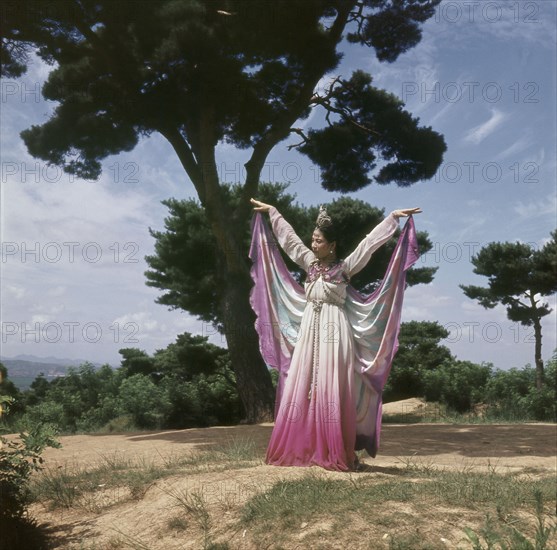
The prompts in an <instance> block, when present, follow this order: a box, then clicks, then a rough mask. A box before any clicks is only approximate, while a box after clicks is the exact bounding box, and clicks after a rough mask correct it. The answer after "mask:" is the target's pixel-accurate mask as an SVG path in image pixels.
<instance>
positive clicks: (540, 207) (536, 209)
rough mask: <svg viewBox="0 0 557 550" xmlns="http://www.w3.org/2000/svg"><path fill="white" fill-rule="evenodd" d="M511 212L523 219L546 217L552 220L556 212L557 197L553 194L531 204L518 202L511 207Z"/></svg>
mask: <svg viewBox="0 0 557 550" xmlns="http://www.w3.org/2000/svg"><path fill="white" fill-rule="evenodd" d="M513 210H514V211H515V212H516V213H517V214H518V215H519V216H520V217H521V218H523V219H531V218H539V217H541V216H547V215H551V216H553V218H554V217H555V212H556V211H557V197H556V196H555V193H552V194H550V195H548V196H547V197H545V198H540V199H538V200H534V201H531V202H522V201H518V202H517V203H515V205H514V206H513Z"/></svg>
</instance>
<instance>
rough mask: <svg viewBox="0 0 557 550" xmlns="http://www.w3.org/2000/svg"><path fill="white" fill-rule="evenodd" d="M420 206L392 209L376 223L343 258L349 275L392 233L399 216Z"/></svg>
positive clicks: (367, 260) (407, 214)
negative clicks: (352, 250)
mask: <svg viewBox="0 0 557 550" xmlns="http://www.w3.org/2000/svg"><path fill="white" fill-rule="evenodd" d="M421 211H422V210H421V209H420V208H406V209H404V210H394V211H393V212H391V213H390V214H389V215H388V216H387V217H386V218H385V219H384V220H383V221H382V222H381V223H380V224H379V225H377V226H376V227H375V228H374V229H373V230H372V231H371V232H370V233H368V234H367V235H366V236H365V238H364V239H363V240H362V241H361V242H360V244H359V245H358V246H357V247H356V249H355V250H354V252H352V253H351V254H350V255H349V256H348V257H346V258H345V260H344V262H345V264H346V269H347V271H348V274H349V275H350V276H352V275H355V274H356V273H358V272H359V271H361V270H362V269H363V268H364V267H365V266H366V264H367V263H368V262H369V260H370V258H371V255H372V254H373V253H374V252H375V251H376V250H377V249H378V248H379V247H380V246H381V245H382V244H384V243H386V242H387V241H388V240H389V239H390V238H391V237H392V236H393V234H394V232H395V231H396V229H397V227H398V220H399V218H401V217H405V216H411V215H412V214H419V213H420V212H421Z"/></svg>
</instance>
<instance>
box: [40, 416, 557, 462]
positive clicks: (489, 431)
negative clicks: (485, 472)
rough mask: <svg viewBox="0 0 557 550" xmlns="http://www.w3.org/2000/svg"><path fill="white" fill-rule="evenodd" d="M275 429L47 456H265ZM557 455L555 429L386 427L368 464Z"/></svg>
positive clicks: (97, 446) (112, 438)
mask: <svg viewBox="0 0 557 550" xmlns="http://www.w3.org/2000/svg"><path fill="white" fill-rule="evenodd" d="M271 430H272V425H271V424H259V425H255V426H232V427H213V428H193V429H189V430H170V431H157V432H142V433H127V434H114V435H73V436H65V437H60V438H59V440H60V442H61V443H62V448H61V449H47V450H46V451H45V453H44V457H45V459H46V460H47V463H48V464H54V463H56V464H57V465H61V464H63V463H78V464H80V465H82V466H83V467H91V466H93V465H94V464H98V463H100V462H102V461H103V460H105V459H106V457H109V456H110V455H114V454H118V455H119V456H121V457H130V458H139V457H145V458H147V459H149V460H153V461H157V460H164V459H165V458H167V457H169V456H172V455H174V454H176V453H180V454H181V453H184V452H186V451H211V450H218V449H219V448H220V447H222V445H223V444H224V443H227V442H231V441H232V440H234V439H240V440H252V441H254V443H255V444H256V445H257V448H258V449H259V450H260V452H261V457H263V456H264V454H265V448H266V445H267V442H268V440H269V437H270V435H271ZM556 455H557V427H556V425H555V424H541V423H540V424H537V423H536V424H477V425H474V424H466V425H458V424H385V425H384V426H383V428H382V432H381V446H380V449H379V454H378V455H377V457H376V458H375V459H373V458H369V457H367V458H365V459H364V461H365V462H366V463H367V464H368V465H369V466H370V467H371V468H381V467H389V466H393V465H396V464H398V465H400V464H401V461H408V460H414V461H416V462H421V463H422V464H424V463H426V464H429V465H432V466H438V467H446V468H451V467H454V468H462V467H464V466H467V467H477V468H480V469H482V468H487V467H488V466H495V467H497V468H498V469H501V470H509V471H517V470H522V469H525V468H535V469H540V470H546V471H555V470H556ZM269 469H271V470H272V469H273V468H272V467H269Z"/></svg>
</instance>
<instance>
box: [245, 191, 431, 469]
mask: <svg viewBox="0 0 557 550" xmlns="http://www.w3.org/2000/svg"><path fill="white" fill-rule="evenodd" d="M251 202H252V204H253V205H254V210H255V211H256V212H259V213H265V212H268V213H269V217H270V221H271V226H272V230H273V233H274V235H275V237H276V239H277V241H278V243H279V244H280V246H281V247H282V248H283V250H284V251H285V252H286V254H287V255H288V256H289V257H290V258H291V259H292V260H293V261H294V262H296V263H297V264H298V265H299V266H301V267H302V268H303V269H304V270H305V271H306V272H307V278H306V281H305V285H304V289H303V290H302V289H301V288H299V287H298V288H297V285H296V283H295V281H293V280H292V279H291V278H290V277H289V274H288V272H287V270H286V269H285V266H284V265H283V262H282V259H281V258H280V255H279V254H278V253H277V251H276V250H273V249H272V243H271V242H270V240H271V238H270V237H269V235H267V236H265V224H264V223H263V221H262V219H261V216H260V215H259V216H257V222H258V223H259V225H256V227H255V229H254V242H252V254H251V255H252V259H253V260H254V263H255V269H254V270H252V276H253V277H254V280H255V288H254V290H253V291H252V297H251V298H252V306H253V307H254V309H255V311H256V314H257V315H258V323H257V324H256V328H257V330H258V333H259V336H260V348H261V350H262V354H263V357H264V359H265V360H266V362H267V364H269V366H272V367H275V368H278V369H279V371H280V376H279V385H278V390H277V406H276V409H275V426H274V429H273V432H272V435H271V439H270V442H269V446H268V449H267V454H266V459H265V461H266V463H267V464H273V465H277V466H311V465H318V466H321V467H323V468H326V469H329V470H341V471H347V470H354V469H357V467H358V458H357V455H356V452H355V451H356V450H358V449H363V448H365V449H367V451H368V453H369V454H370V455H371V456H375V452H376V450H377V446H378V443H379V429H380V421H381V391H382V387H383V385H384V382H385V379H386V376H387V375H388V371H389V369H390V363H391V361H392V356H393V355H394V353H395V351H396V344H397V339H396V336H397V333H398V328H399V325H400V307H401V305H402V294H403V290H404V276H405V271H406V269H408V267H409V266H410V265H411V264H412V263H414V261H415V260H416V259H417V249H416V243H415V233H414V232H413V224H412V226H411V228H410V229H411V230H412V231H411V232H410V233H411V234H409V237H408V238H407V239H406V241H405V242H406V246H404V242H403V243H402V245H401V242H402V241H401V240H399V245H397V248H396V250H395V253H394V254H393V258H392V259H391V263H390V266H389V270H388V273H387V276H386V278H385V279H384V281H383V284H382V285H381V287H380V288H379V289H378V291H376V292H375V293H374V295H372V296H371V300H370V297H363V296H361V295H359V294H358V293H357V292H356V291H355V290H354V289H353V288H352V287H350V286H349V281H350V277H352V276H353V275H355V274H356V273H358V272H359V271H360V270H362V269H363V268H364V267H365V265H366V264H367V263H368V261H369V259H370V257H371V255H372V254H373V252H374V251H375V250H376V249H377V248H379V247H380V246H381V245H382V244H384V243H385V242H386V241H388V240H389V238H390V237H391V236H392V235H393V234H394V233H395V231H396V229H397V228H398V219H399V218H400V217H404V216H411V215H412V214H415V213H418V212H421V210H420V209H419V208H412V209H405V210H395V211H394V212H391V214H390V215H389V216H387V217H386V218H385V220H384V221H383V222H381V223H380V224H379V225H378V226H377V227H375V228H374V229H373V231H371V232H370V233H369V234H368V235H367V236H366V237H365V238H364V239H363V240H362V241H361V242H360V244H359V245H358V246H357V247H356V249H355V250H354V251H353V252H352V253H351V254H350V255H349V256H347V257H346V258H344V260H341V259H338V258H337V257H336V238H335V236H334V226H333V224H332V221H331V219H330V218H329V217H328V216H327V214H326V212H325V211H324V210H323V209H322V210H321V212H320V215H319V217H318V220H317V226H316V228H315V230H314V232H313V236H312V243H311V249H309V248H308V247H306V246H305V245H304V244H303V242H302V241H301V239H300V238H299V237H298V236H297V235H296V233H295V232H294V230H293V229H292V227H291V226H290V224H288V222H286V220H285V219H284V218H283V217H282V216H281V214H280V213H279V212H278V210H277V209H276V208H274V207H273V206H271V205H268V204H265V203H262V202H260V201H257V200H255V199H252V200H251ZM407 225H408V224H407ZM405 229H406V227H405ZM412 237H413V238H412ZM256 239H259V241H257V243H258V244H257V246H258V248H259V249H258V251H256V252H254V250H255V246H256V244H254V243H256ZM266 239H267V240H266ZM412 247H413V248H412ZM409 248H410V249H411V254H410V255H411V256H412V258H410V259H409V258H408V254H407V251H408V249H409ZM281 264H282V265H281ZM389 273H390V275H389ZM273 325H274V326H273ZM278 325H280V326H278ZM277 329H278V330H277Z"/></svg>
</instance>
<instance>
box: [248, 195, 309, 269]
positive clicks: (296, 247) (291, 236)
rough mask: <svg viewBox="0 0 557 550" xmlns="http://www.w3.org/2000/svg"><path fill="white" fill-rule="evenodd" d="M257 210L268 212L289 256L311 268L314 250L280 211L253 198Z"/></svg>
mask: <svg viewBox="0 0 557 550" xmlns="http://www.w3.org/2000/svg"><path fill="white" fill-rule="evenodd" d="M250 202H251V203H252V204H253V205H254V208H253V209H254V210H255V211H256V212H268V213H269V218H270V220H271V227H272V228H273V233H274V234H275V237H276V238H277V241H278V242H279V244H280V246H281V247H282V249H283V250H284V251H285V252H286V254H287V255H288V257H289V258H291V259H292V260H293V261H294V262H295V263H297V264H298V265H299V266H300V267H302V268H303V269H305V270H306V271H307V270H308V269H309V265H310V263H311V261H312V260H313V259H314V254H313V252H312V251H311V250H310V249H309V248H308V247H307V246H306V245H305V244H304V243H303V242H302V239H300V237H298V235H296V232H295V231H294V229H293V228H292V226H291V225H290V224H289V223H288V222H287V221H286V220H285V219H284V218H283V217H282V215H281V214H280V212H279V211H278V210H277V209H276V208H275V207H274V206H272V205H270V204H265V203H264V202H261V201H257V200H255V199H251V201H250Z"/></svg>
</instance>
